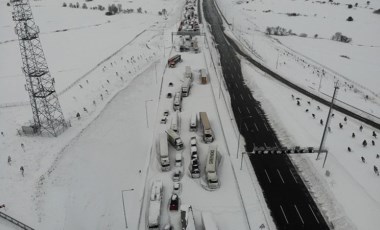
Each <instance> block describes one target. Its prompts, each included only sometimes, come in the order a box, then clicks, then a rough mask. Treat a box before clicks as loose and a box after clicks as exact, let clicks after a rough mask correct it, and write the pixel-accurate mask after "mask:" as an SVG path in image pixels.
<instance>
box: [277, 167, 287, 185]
mask: <svg viewBox="0 0 380 230" xmlns="http://www.w3.org/2000/svg"><path fill="white" fill-rule="evenodd" d="M277 172H278V175H279V176H280V178H281V180H282V183H283V184H285V181H284V179H283V178H282V176H281V173H280V170H278V169H277Z"/></svg>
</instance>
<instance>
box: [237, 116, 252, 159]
mask: <svg viewBox="0 0 380 230" xmlns="http://www.w3.org/2000/svg"><path fill="white" fill-rule="evenodd" d="M246 118H252V116H246V117H242V118H241V119H240V121H239V130H238V131H239V138H238V145H237V149H236V159H238V158H239V147H240V136H241V134H240V132H241V131H240V130H241V123H242V122H243V120H244V119H246ZM242 156H243V155H242Z"/></svg>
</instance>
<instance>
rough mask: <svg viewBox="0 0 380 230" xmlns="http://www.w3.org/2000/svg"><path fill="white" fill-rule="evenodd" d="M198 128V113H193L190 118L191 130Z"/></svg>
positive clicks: (194, 130)
mask: <svg viewBox="0 0 380 230" xmlns="http://www.w3.org/2000/svg"><path fill="white" fill-rule="evenodd" d="M197 128H198V119H197V113H193V114H192V115H191V118H190V131H191V132H196V131H197Z"/></svg>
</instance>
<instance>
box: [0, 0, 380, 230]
mask: <svg viewBox="0 0 380 230" xmlns="http://www.w3.org/2000/svg"><path fill="white" fill-rule="evenodd" d="M75 2H76V1H75ZM83 2H84V1H80V2H79V3H80V4H82V3H83ZM112 2H114V3H116V4H117V3H121V4H122V5H123V8H124V9H126V8H133V9H135V11H136V9H137V8H138V7H142V9H143V14H138V13H136V12H134V13H131V14H120V15H115V16H111V17H108V16H105V15H104V11H103V12H100V11H97V10H84V9H72V8H63V7H61V6H62V3H63V1H62V0H58V1H47V0H42V1H32V2H31V5H32V9H33V13H34V16H35V19H36V23H37V25H39V27H40V30H41V36H40V37H41V42H42V45H43V47H44V52H45V55H46V57H47V61H48V64H49V67H50V71H51V73H52V76H53V77H54V78H55V79H56V87H57V88H56V89H57V92H58V94H59V99H60V102H61V105H62V108H63V112H64V114H65V117H66V119H67V120H70V121H71V125H72V127H71V128H69V129H68V130H67V131H66V132H64V133H63V134H62V135H61V136H59V137H58V138H42V137H20V136H17V135H16V133H17V132H16V129H19V128H20V126H21V125H24V124H26V123H28V121H29V120H30V119H31V110H30V107H29V102H28V97H27V94H26V92H25V90H24V86H23V85H24V84H25V80H24V76H23V74H22V72H21V70H20V67H21V58H20V54H19V47H18V41H17V37H16V35H15V34H14V30H13V26H14V22H13V21H12V20H11V19H12V17H11V7H7V6H6V1H4V0H1V1H0V131H2V132H4V135H0V165H1V167H0V204H5V205H6V208H5V209H1V211H3V212H5V213H7V214H9V215H11V216H14V217H16V218H18V219H20V220H21V221H24V222H25V223H27V224H29V225H31V226H32V227H35V228H36V229H121V228H124V227H125V222H124V214H123V203H122V194H123V197H124V201H125V208H126V217H127V222H128V228H130V229H138V228H140V229H144V226H145V224H146V214H145V213H146V209H147V202H146V201H147V196H149V193H150V186H151V182H152V181H153V180H154V179H156V178H162V179H163V180H164V186H165V187H164V191H165V197H164V202H163V209H162V211H163V216H162V221H163V222H167V221H170V222H171V223H172V224H173V225H175V226H177V228H178V225H179V219H178V218H179V216H178V214H177V213H170V212H169V211H168V208H167V205H168V199H169V197H170V194H171V189H172V183H171V179H170V177H171V174H172V172H173V171H171V172H167V173H162V172H161V170H160V168H159V163H158V160H157V151H156V147H157V136H158V134H159V133H161V132H163V131H164V129H165V128H167V127H168V126H169V124H170V119H169V121H168V123H167V124H166V125H162V124H159V120H160V118H161V115H162V112H163V110H164V109H167V108H168V109H169V110H170V112H171V114H173V111H172V108H171V103H172V100H171V99H167V98H166V97H165V95H166V93H167V92H169V91H170V92H172V93H174V91H175V90H178V89H179V88H178V87H179V86H180V80H181V78H182V76H183V72H184V68H185V66H186V65H190V66H192V69H193V74H194V75H195V81H194V83H193V88H192V89H191V93H190V97H188V98H184V101H183V102H184V109H183V112H181V136H182V138H183V140H184V144H185V150H184V151H183V153H182V154H183V156H184V162H185V169H187V167H188V164H189V148H188V146H189V138H190V136H191V135H192V133H190V132H189V131H188V122H189V117H190V114H191V113H192V112H200V111H201V110H202V111H206V112H208V114H209V118H210V120H211V124H212V126H213V128H214V132H215V135H216V141H215V143H214V144H217V145H218V149H219V151H220V153H221V154H222V155H223V160H222V163H221V165H220V172H221V188H220V189H219V190H218V191H214V192H209V191H206V190H204V189H203V188H202V186H201V185H200V183H201V180H194V179H191V178H189V176H188V175H187V174H185V175H184V177H183V178H182V181H181V182H182V184H183V190H182V193H181V194H180V198H181V202H182V203H186V204H190V205H192V206H193V209H194V214H195V220H196V227H197V229H201V217H200V215H201V212H202V211H209V212H211V213H212V214H213V216H214V219H215V220H216V222H217V224H218V227H219V228H220V229H249V228H250V229H256V228H258V227H259V226H260V225H261V224H264V225H265V226H266V227H267V228H270V229H275V227H274V226H273V222H272V220H271V217H270V215H269V211H268V209H267V207H266V205H265V202H263V200H262V194H261V192H260V191H261V190H260V188H259V187H258V186H257V181H256V180H255V176H254V173H253V171H252V169H251V168H249V167H247V166H249V162H245V163H244V167H243V170H242V171H240V170H239V167H240V159H241V158H240V156H239V159H236V157H235V154H236V149H237V140H238V137H239V136H238V133H237V128H236V125H235V123H234V117H233V115H232V113H231V109H230V105H229V103H228V102H229V96H228V92H226V91H225V89H224V88H223V87H222V94H221V96H219V95H218V94H219V83H218V77H220V70H219V69H217V68H216V67H215V65H213V64H212V59H213V61H214V64H215V63H217V60H215V58H217V57H216V55H215V49H213V48H212V47H210V50H209V49H208V45H207V44H208V43H207V42H206V43H203V41H200V47H201V53H199V54H191V53H185V54H183V59H184V62H182V63H180V64H179V65H178V67H177V68H175V69H169V70H166V71H165V69H164V66H165V64H166V60H167V58H168V56H169V52H171V47H170V43H171V32H172V31H175V28H176V27H177V26H176V25H177V24H178V19H179V17H180V14H181V12H182V7H183V5H184V1H176V0H158V1H151V0H139V1H122V2H119V1H112ZM112 2H108V1H104V0H99V1H96V0H95V1H92V2H88V3H87V5H88V6H94V5H97V4H103V5H104V6H107V5H108V4H110V3H112ZM67 3H68V4H69V3H70V2H68V1H67ZM73 3H74V2H73ZM218 3H219V7H220V9H221V11H222V12H223V13H224V14H225V16H226V18H227V20H228V21H229V22H230V23H231V24H233V26H231V29H232V28H233V30H232V31H229V32H228V33H231V34H235V35H236V37H237V39H240V41H242V44H243V45H244V46H245V47H246V49H247V50H251V51H253V54H254V55H256V56H257V57H258V58H261V60H262V62H264V63H265V64H266V65H267V66H270V67H272V68H273V69H275V70H276V71H278V72H279V73H281V74H282V75H285V76H286V77H288V78H289V79H290V80H292V81H294V82H296V83H297V84H299V85H301V86H303V87H308V88H310V90H313V91H314V92H315V93H318V94H319V95H322V96H323V95H324V93H325V94H327V95H331V94H332V84H333V81H334V75H335V76H336V77H337V78H338V79H339V80H340V82H343V83H342V87H341V89H340V91H339V93H338V95H339V97H338V98H339V99H340V100H342V101H343V102H346V103H349V104H351V105H353V106H355V107H357V108H359V109H362V110H364V111H365V112H367V113H369V114H372V115H368V116H369V117H371V116H373V115H374V116H377V117H380V106H379V104H380V99H379V93H380V92H379V88H378V87H377V86H378V85H379V84H380V82H379V79H378V77H377V76H376V74H377V73H379V72H380V69H379V66H380V65H379V64H380V63H379V59H378V58H377V53H378V51H379V50H378V49H379V44H378V42H379V41H380V40H379V38H380V37H379V36H380V32H379V27H377V26H376V24H375V23H373V21H374V20H375V18H374V17H378V15H372V14H369V13H371V10H369V9H366V8H365V1H361V2H359V5H360V6H361V7H360V8H355V9H347V7H346V6H345V5H343V3H342V4H341V5H340V6H332V5H330V4H328V3H326V4H319V3H317V2H314V3H313V2H311V1H305V2H304V1H275V0H272V1H270V2H268V1H249V2H248V3H246V2H243V1H240V2H237V1H229V0H218ZM237 3H239V4H237ZM311 4H313V5H311ZM372 4H373V7H374V8H375V9H376V7H380V4H379V3H378V2H373V3H372V2H371V7H372ZM376 4H377V5H376ZM163 8H166V9H167V11H168V14H169V15H168V18H167V20H165V19H164V18H163V17H162V16H159V15H158V11H159V10H162V9H163ZM227 9H228V10H227ZM268 9H271V12H269V13H263V12H262V11H263V10H268ZM145 10H146V11H147V13H146V14H145ZM294 11H296V12H299V13H301V14H306V15H308V17H306V16H298V17H293V18H290V17H288V16H286V15H284V14H283V13H288V12H294ZM314 14H317V16H313V15H314ZM346 14H349V15H351V16H353V17H354V19H355V21H354V22H353V23H351V24H349V25H348V24H347V23H348V22H346V21H345V18H346V17H347V15H346ZM311 15H312V16H311ZM338 16H339V17H338ZM301 18H302V19H301ZM306 22H307V23H308V24H307V25H308V26H305V23H306ZM326 24H330V25H331V26H330V27H328V28H327V27H326V26H325V25H326ZM277 25H280V26H283V27H285V28H288V29H292V30H293V32H296V33H303V32H305V33H308V35H309V38H299V37H275V38H276V39H277V40H275V39H273V38H271V37H267V36H265V35H264V34H263V33H262V32H263V31H264V30H265V28H266V26H277ZM336 28H339V29H336ZM337 31H341V32H342V33H343V34H344V35H347V36H349V37H352V38H353V42H352V44H343V43H337V42H333V41H330V40H328V39H329V38H330V36H331V35H332V33H335V32H337ZM315 33H317V34H318V35H319V36H318V37H319V38H320V39H314V38H311V37H312V36H313V35H314V34H315ZM232 36H234V35H232ZM252 38H253V40H252ZM209 39H210V37H209ZM199 40H201V39H199ZM252 41H253V43H252ZM252 45H253V49H252ZM164 49H165V51H164ZM278 50H279V51H278ZM321 50H324V52H321ZM210 51H211V52H212V53H213V55H214V56H213V57H211V56H210V53H209V52H210ZM164 54H166V56H164ZM171 54H173V53H171ZM340 55H347V56H349V57H350V59H347V58H342V57H340ZM277 59H278V61H277ZM302 60H303V61H302ZM304 61H305V62H304ZM309 64H310V65H311V67H309V66H308V65H309ZM276 66H277V68H276ZM200 68H206V69H208V72H209V74H210V84H207V85H201V84H199V81H198V78H197V77H198V74H197V70H199V69H200ZM321 69H325V71H326V73H327V74H326V76H325V77H324V78H323V79H322V83H320V82H321V81H320V79H321V78H320V77H319V76H318V73H317V70H320V71H321ZM242 70H243V73H244V76H245V78H246V81H247V85H249V86H250V87H252V88H253V89H254V91H255V93H256V94H255V97H256V98H257V99H259V100H260V101H262V104H263V106H264V109H265V111H266V113H267V114H268V117H269V118H270V120H271V122H272V125H273V127H274V128H275V129H276V132H277V133H278V135H279V137H280V138H281V140H282V142H283V143H284V144H286V145H289V146H294V145H301V146H318V144H319V140H320V137H321V135H322V129H323V127H322V126H321V125H320V124H319V120H320V119H323V120H325V119H326V116H327V111H328V108H326V107H324V106H321V105H319V106H321V110H317V109H316V106H318V104H316V102H314V101H311V105H310V106H309V105H308V104H307V103H306V101H308V100H310V99H308V98H305V97H304V96H302V95H298V94H296V93H295V92H293V91H291V90H290V89H288V88H287V87H284V86H283V85H280V84H278V83H276V82H274V81H273V80H272V79H269V78H268V77H266V76H262V74H261V73H260V72H259V71H257V70H256V69H255V68H253V67H252V66H251V65H249V64H247V63H245V62H243V63H242ZM338 73H339V74H338ZM345 81H346V82H347V84H345V83H344V82H345ZM161 82H162V85H161ZM168 82H173V83H174V87H168ZM222 85H223V84H222ZM350 85H353V87H351V88H350ZM291 94H294V95H295V96H297V97H300V98H301V106H297V105H296V103H295V101H294V100H292V98H291V96H290V95H291ZM365 95H369V99H368V100H365ZM84 107H85V108H86V109H87V110H88V112H87V113H86V112H84V111H83V108H84ZM145 109H147V111H145ZM305 109H309V112H308V113H306V112H305ZM77 112H80V114H81V119H80V120H77V119H76V118H75V115H76V113H77ZM145 112H147V114H148V116H147V117H145ZM311 113H314V114H315V115H316V119H313V118H312V117H311ZM343 117H344V116H343V115H341V114H339V113H335V117H334V118H333V119H332V122H331V129H332V130H331V133H329V134H328V138H327V142H326V147H327V148H328V149H329V156H328V159H327V163H326V166H325V168H324V169H322V166H321V165H322V160H319V161H315V157H316V156H315V155H310V156H294V157H292V159H293V160H294V162H295V163H296V164H297V166H298V167H299V169H300V170H301V173H302V176H303V177H304V179H305V180H306V181H307V184H308V186H309V187H310V190H311V191H312V192H313V196H314V197H315V198H316V200H317V202H318V203H319V204H320V206H321V207H322V211H323V212H324V213H325V214H326V216H327V217H328V218H329V221H331V222H333V223H334V225H335V226H336V227H337V229H377V228H378V226H379V225H380V222H379V221H380V218H378V217H379V213H380V196H379V194H380V184H379V179H380V178H379V177H378V176H376V175H375V174H374V173H373V165H377V166H378V167H380V159H376V157H375V156H376V154H380V149H379V147H378V144H379V143H376V145H375V146H372V144H371V142H370V141H371V140H372V139H373V138H372V137H371V135H372V131H373V129H372V128H371V127H367V126H364V130H363V132H360V131H359V129H358V127H359V126H360V125H361V124H360V123H358V122H357V121H355V120H352V119H350V118H349V119H348V121H347V123H345V122H344V121H343ZM295 118H296V119H295ZM339 123H342V124H343V125H344V128H343V129H339V127H338V124H339ZM148 125H149V128H148V127H147V126H148ZM352 132H355V134H356V137H355V139H353V138H352V137H351V134H352ZM376 132H377V133H378V135H379V134H380V131H379V130H376ZM197 139H198V146H199V147H200V150H201V154H200V158H201V163H202V162H204V159H205V157H206V152H207V145H206V144H204V143H201V138H200V133H199V132H198V133H197ZM364 139H366V140H367V141H368V144H369V145H368V146H367V147H366V148H363V147H362V146H361V142H362V141H363V140H364ZM374 141H377V139H374ZM21 143H23V144H24V146H25V147H24V148H21V146H20V145H21ZM242 146H243V144H241V146H240V150H241V151H243V149H242ZM348 146H349V147H351V149H352V152H348V151H347V147H348ZM170 152H171V153H170V154H171V157H170V158H171V160H172V161H173V160H174V152H176V151H175V150H174V149H173V148H172V147H170ZM230 155H231V157H230ZM8 156H11V157H12V162H11V165H7V164H6V161H7V158H8ZM361 156H364V157H365V159H366V163H365V164H364V163H362V162H361V160H360V157H361ZM20 166H24V168H25V177H22V176H21V174H20V172H19V168H20ZM202 168H203V166H202V165H201V169H202ZM139 170H142V172H141V173H139ZM326 170H329V171H330V173H331V174H330V176H329V177H326V176H325V172H326ZM185 172H186V170H185ZM131 189H133V190H131ZM226 197H228V199H226ZM140 209H141V210H140ZM140 214H141V216H140ZM139 217H141V218H139ZM138 226H139V227H138ZM0 229H12V226H10V225H9V224H8V223H6V222H5V221H4V220H2V219H0Z"/></svg>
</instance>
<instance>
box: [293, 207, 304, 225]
mask: <svg viewBox="0 0 380 230" xmlns="http://www.w3.org/2000/svg"><path fill="white" fill-rule="evenodd" d="M294 207H295V208H296V211H297V213H298V216H299V217H300V219H301V221H302V224H305V222H303V219H302V216H301V214H300V212H299V211H298V208H297V206H296V205H294Z"/></svg>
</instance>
